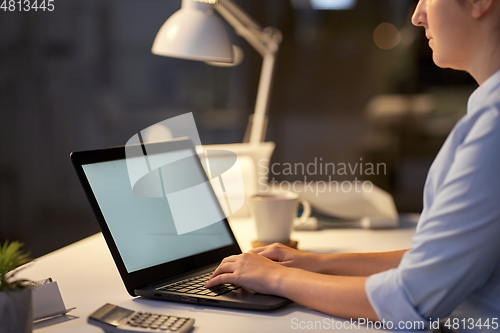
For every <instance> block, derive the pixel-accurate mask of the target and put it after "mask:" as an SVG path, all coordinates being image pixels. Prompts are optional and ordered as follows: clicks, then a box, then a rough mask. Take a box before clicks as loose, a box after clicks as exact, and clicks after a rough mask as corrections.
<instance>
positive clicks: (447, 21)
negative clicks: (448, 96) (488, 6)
mask: <svg viewBox="0 0 500 333" xmlns="http://www.w3.org/2000/svg"><path fill="white" fill-rule="evenodd" d="M459 1H460V0H420V1H419V3H418V5H417V8H416V9H415V13H414V14H413V17H412V23H413V24H414V25H416V26H422V27H424V28H425V35H426V37H427V38H428V39H429V46H430V48H431V49H432V51H433V59H434V63H435V64H436V65H437V66H439V67H443V68H447V67H449V68H454V69H459V70H466V69H467V64H468V62H469V60H470V54H469V53H470V50H471V47H470V43H469V41H471V39H470V37H471V36H470V35H471V33H470V29H468V27H469V22H470V20H471V16H470V12H469V11H468V10H467V8H468V4H467V3H460V2H459Z"/></svg>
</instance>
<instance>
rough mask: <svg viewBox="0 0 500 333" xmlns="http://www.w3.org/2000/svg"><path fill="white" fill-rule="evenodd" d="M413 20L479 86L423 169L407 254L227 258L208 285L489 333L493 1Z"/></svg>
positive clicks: (496, 149)
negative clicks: (415, 221)
mask: <svg viewBox="0 0 500 333" xmlns="http://www.w3.org/2000/svg"><path fill="white" fill-rule="evenodd" d="M412 22H413V24H415V25H417V26H422V27H424V28H425V33H426V36H427V38H428V39H429V46H430V47H431V49H432V50H433V59H434V62H435V63H436V65H437V66H439V67H449V68H454V69H457V70H464V71H467V72H469V73H470V74H471V75H472V76H473V77H474V78H475V79H476V81H477V82H478V83H479V85H480V87H479V88H478V89H477V90H476V91H475V92H474V93H473V94H472V95H471V97H470V99H469V103H468V110H467V115H466V116H464V118H462V119H461V120H460V121H459V123H458V124H457V125H456V126H455V128H454V129H453V131H452V132H451V133H450V135H449V137H448V139H447V140H446V142H445V143H444V145H443V147H442V148H441V151H440V152H439V154H438V155H437V157H436V159H435V161H434V163H433V165H432V166H431V168H430V170H429V174H428V177H427V181H426V184H425V191H424V209H423V211H422V214H421V218H420V221H419V224H418V227H417V231H416V234H415V236H414V238H413V248H412V249H410V250H407V251H397V252H389V253H374V254H325V255H315V254H310V253H305V252H301V251H297V250H292V249H289V248H286V247H284V246H281V245H271V246H268V247H263V248H258V249H255V250H253V251H250V252H249V253H245V254H242V255H239V256H232V257H228V258H226V259H225V260H224V261H223V262H222V263H221V265H220V266H219V267H218V268H217V270H216V271H215V272H214V274H213V276H212V278H211V280H209V282H208V283H207V284H206V286H207V287H212V286H215V285H218V284H222V283H234V284H238V285H242V286H244V287H247V288H249V289H252V290H255V291H257V292H261V293H268V294H274V295H279V296H283V297H286V298H289V299H291V300H293V301H295V302H297V303H300V304H303V305H305V306H308V307H311V308H314V309H317V310H319V311H323V312H325V313H328V314H331V315H334V316H338V317H345V318H354V319H356V318H369V319H370V320H381V321H382V320H385V321H392V322H393V323H397V322H399V321H424V322H426V323H428V322H429V319H432V320H437V319H443V318H445V317H446V316H449V315H450V314H451V316H453V317H454V318H459V319H464V321H462V322H460V323H459V325H458V326H459V327H457V325H455V326H454V327H452V328H454V329H455V330H457V331H460V330H467V329H475V330H479V331H482V330H485V327H482V328H481V327H479V326H478V321H477V320H478V319H481V320H483V321H485V320H486V319H489V324H490V327H491V329H492V330H494V328H495V327H494V326H491V325H492V324H493V319H494V318H499V317H500V175H499V174H498V173H500V0H420V2H419V3H418V5H417V8H416V10H415V13H414V15H413V18H412ZM499 320H500V319H497V320H496V322H497V325H498V321H499ZM456 321H457V320H455V323H456ZM451 323H454V322H453V321H452V322H451ZM493 325H494V324H493ZM496 328H497V329H499V328H500V327H498V326H497V327H496Z"/></svg>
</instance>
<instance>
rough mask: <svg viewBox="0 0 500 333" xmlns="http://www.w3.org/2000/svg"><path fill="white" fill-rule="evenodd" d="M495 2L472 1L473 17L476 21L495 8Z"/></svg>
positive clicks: (485, 0)
mask: <svg viewBox="0 0 500 333" xmlns="http://www.w3.org/2000/svg"><path fill="white" fill-rule="evenodd" d="M493 1H495V0H471V3H472V12H471V14H472V17H473V18H475V19H479V18H481V17H483V16H484V15H485V14H486V13H487V12H489V10H490V9H491V7H492V6H493Z"/></svg>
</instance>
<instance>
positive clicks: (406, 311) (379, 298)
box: [365, 109, 500, 323]
mask: <svg viewBox="0 0 500 333" xmlns="http://www.w3.org/2000/svg"><path fill="white" fill-rule="evenodd" d="M499 173H500V117H499V115H498V111H497V110H495V109H493V110H488V111H487V112H482V113H481V114H480V115H477V119H476V121H475V123H474V124H473V126H472V128H471V130H470V131H469V133H468V134H467V136H466V137H465V139H464V141H463V142H462V143H460V144H458V145H457V147H456V149H455V154H454V161H453V162H452V164H451V168H450V169H449V171H448V172H447V174H446V177H445V179H444V181H443V182H442V183H441V184H440V186H439V187H438V188H437V190H436V195H435V197H434V201H433V203H432V205H431V206H430V207H429V208H428V211H427V213H426V214H425V216H422V218H423V220H421V221H420V222H419V227H418V230H417V232H416V234H415V236H414V238H413V245H414V247H413V248H412V249H411V250H410V251H408V252H407V253H405V255H404V256H403V258H402V260H401V263H400V265H399V266H398V267H397V268H395V269H392V270H389V271H386V272H382V273H379V274H375V275H372V276H370V277H369V278H368V280H367V282H366V286H365V288H366V292H367V296H368V299H369V300H370V303H371V304H372V306H373V308H374V310H375V312H376V313H377V315H378V316H379V319H380V320H382V319H385V320H390V321H393V322H398V321H416V320H419V321H420V320H422V321H425V322H426V323H428V322H429V319H431V318H432V319H437V318H443V317H445V316H447V315H449V314H450V313H451V312H452V311H453V310H454V309H455V308H456V307H457V306H458V305H459V304H460V303H461V302H462V301H463V300H464V299H465V298H466V297H467V296H468V295H469V294H470V293H472V292H474V291H476V290H478V289H480V288H481V286H483V285H484V284H485V283H486V281H487V280H488V278H489V277H490V275H491V274H492V272H493V270H494V269H495V267H496V265H498V262H499V257H500V239H499V238H500V174H499Z"/></svg>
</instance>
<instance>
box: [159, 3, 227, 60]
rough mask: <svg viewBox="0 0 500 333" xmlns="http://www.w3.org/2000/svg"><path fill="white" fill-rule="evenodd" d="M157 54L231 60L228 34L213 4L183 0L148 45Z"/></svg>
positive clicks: (195, 58) (193, 58) (186, 57)
mask: <svg viewBox="0 0 500 333" xmlns="http://www.w3.org/2000/svg"><path fill="white" fill-rule="evenodd" d="M151 52H153V53H154V54H156V55H161V56H166V57H174V58H182V59H190V60H199V61H208V62H211V61H215V62H227V63H230V62H233V49H232V43H231V38H230V36H229V33H228V32H227V30H226V27H225V26H224V22H223V21H222V19H221V18H219V17H218V16H217V15H216V14H215V13H214V11H213V5H208V4H205V3H196V2H195V1H192V0H184V1H183V6H182V8H181V9H180V10H178V11H177V12H175V13H174V14H173V15H172V16H171V17H170V18H169V19H168V20H167V21H166V22H165V23H164V24H163V25H162V27H161V28H160V31H158V34H157V35H156V38H155V40H154V42H153V47H152V49H151Z"/></svg>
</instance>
